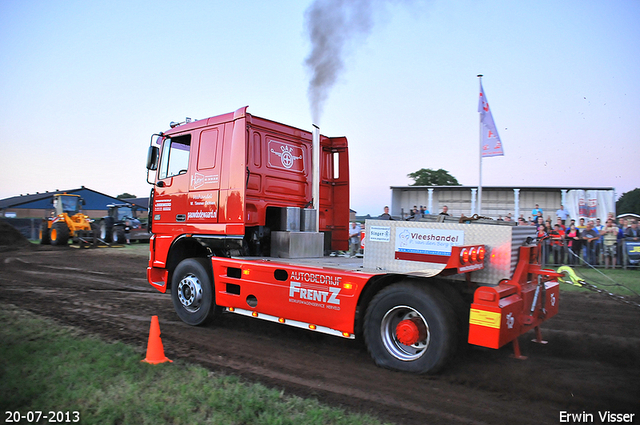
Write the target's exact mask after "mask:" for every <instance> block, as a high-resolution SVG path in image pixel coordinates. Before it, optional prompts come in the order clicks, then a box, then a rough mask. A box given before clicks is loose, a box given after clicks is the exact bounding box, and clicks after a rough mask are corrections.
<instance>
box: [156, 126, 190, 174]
mask: <svg viewBox="0 0 640 425" xmlns="http://www.w3.org/2000/svg"><path fill="white" fill-rule="evenodd" d="M190 148H191V135H186V136H179V137H172V138H166V139H164V142H163V144H162V153H161V155H160V172H159V174H158V178H159V179H166V178H168V177H173V176H177V175H179V174H185V173H186V172H187V169H188V168H189V151H190Z"/></svg>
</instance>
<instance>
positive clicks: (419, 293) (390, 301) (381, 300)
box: [364, 282, 456, 373]
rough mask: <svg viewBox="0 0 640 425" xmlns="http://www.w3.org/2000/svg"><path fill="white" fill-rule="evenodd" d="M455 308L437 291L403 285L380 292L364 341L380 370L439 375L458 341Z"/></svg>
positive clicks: (367, 321)
mask: <svg viewBox="0 0 640 425" xmlns="http://www.w3.org/2000/svg"><path fill="white" fill-rule="evenodd" d="M455 334H456V326H455V315H454V312H453V308H452V307H451V304H450V303H449V302H448V301H447V300H446V298H445V297H444V296H443V295H441V294H440V293H439V292H438V291H437V290H435V289H434V288H431V287H428V286H424V285H418V284H415V283H410V282H402V283H399V284H396V285H392V286H389V287H387V288H385V289H383V290H382V291H380V292H379V293H378V294H377V295H376V296H375V297H374V298H373V300H372V301H371V304H369V307H368V308H367V312H366V314H365V319H364V338H365V342H366V344H367V349H368V350H369V353H370V354H371V357H372V358H373V360H374V361H375V362H376V364H377V365H378V366H381V367H385V368H388V369H395V370H401V371H405V372H414V373H434V372H437V371H438V370H439V369H440V368H441V367H442V366H443V365H444V364H445V362H446V361H447V360H448V358H449V357H450V355H451V354H452V347H453V346H454V345H455V344H454V342H455V338H456V335H455Z"/></svg>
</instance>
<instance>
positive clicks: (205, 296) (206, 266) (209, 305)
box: [171, 258, 219, 326]
mask: <svg viewBox="0 0 640 425" xmlns="http://www.w3.org/2000/svg"><path fill="white" fill-rule="evenodd" d="M210 261H211V260H209V259H205V258H187V259H186V260H182V261H181V262H180V264H178V267H176V269H175V271H174V272H173V277H172V279H171V299H172V300H173V306H174V308H175V310H176V313H178V316H179V317H180V319H182V321H183V322H185V323H187V324H189V325H193V326H197V325H204V324H206V323H209V322H210V321H211V320H213V319H214V317H215V316H216V315H217V314H218V312H219V307H217V306H216V305H215V299H214V295H213V277H212V274H211V265H210V263H209V262H210Z"/></svg>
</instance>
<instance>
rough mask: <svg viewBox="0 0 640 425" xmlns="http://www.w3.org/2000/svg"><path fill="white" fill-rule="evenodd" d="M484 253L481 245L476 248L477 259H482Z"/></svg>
mask: <svg viewBox="0 0 640 425" xmlns="http://www.w3.org/2000/svg"><path fill="white" fill-rule="evenodd" d="M485 253H486V251H485V249H484V247H483V246H481V247H479V248H478V260H479V261H484V254H485Z"/></svg>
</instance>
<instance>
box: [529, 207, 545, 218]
mask: <svg viewBox="0 0 640 425" xmlns="http://www.w3.org/2000/svg"><path fill="white" fill-rule="evenodd" d="M531 215H532V216H533V220H534V221H535V220H536V218H537V217H538V216H540V217H542V216H543V215H542V208H540V205H538V204H536V207H535V208H534V209H532V210H531Z"/></svg>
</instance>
